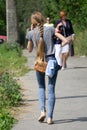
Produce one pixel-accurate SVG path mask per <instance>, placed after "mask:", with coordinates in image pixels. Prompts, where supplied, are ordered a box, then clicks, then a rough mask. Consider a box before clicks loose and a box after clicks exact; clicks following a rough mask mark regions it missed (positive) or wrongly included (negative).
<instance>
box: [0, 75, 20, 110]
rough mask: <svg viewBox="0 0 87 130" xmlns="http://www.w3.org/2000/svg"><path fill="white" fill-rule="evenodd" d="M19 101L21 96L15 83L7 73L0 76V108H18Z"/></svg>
mask: <svg viewBox="0 0 87 130" xmlns="http://www.w3.org/2000/svg"><path fill="white" fill-rule="evenodd" d="M21 99H22V94H21V93H20V86H19V85H18V84H17V82H16V81H15V80H14V79H13V78H12V77H11V76H10V75H9V73H4V74H2V75H0V104H1V106H0V107H1V108H2V107H5V108H6V107H9V106H18V105H19V101H20V100H21Z"/></svg>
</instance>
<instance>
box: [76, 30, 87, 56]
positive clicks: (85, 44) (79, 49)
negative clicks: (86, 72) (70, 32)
mask: <svg viewBox="0 0 87 130" xmlns="http://www.w3.org/2000/svg"><path fill="white" fill-rule="evenodd" d="M75 54H76V55H79V56H82V55H85V56H87V30H84V31H82V32H79V33H77V34H76V39H75Z"/></svg>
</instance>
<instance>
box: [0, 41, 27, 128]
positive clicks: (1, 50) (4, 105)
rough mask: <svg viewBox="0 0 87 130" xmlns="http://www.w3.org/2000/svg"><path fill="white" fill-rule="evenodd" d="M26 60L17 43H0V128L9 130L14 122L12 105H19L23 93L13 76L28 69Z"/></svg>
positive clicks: (22, 73) (19, 74) (21, 73)
mask: <svg viewBox="0 0 87 130" xmlns="http://www.w3.org/2000/svg"><path fill="white" fill-rule="evenodd" d="M26 62H27V59H26V57H24V56H23V55H22V50H21V48H20V46H19V44H16V43H12V44H9V43H4V44H1V45H0V130H11V129H12V127H13V125H14V123H15V122H16V120H15V119H14V116H13V115H12V111H13V107H17V106H18V105H20V101H21V100H22V96H23V95H22V94H21V91H20V85H19V84H18V83H17V82H16V80H14V76H16V77H17V76H21V75H24V74H25V73H26V72H28V71H29V68H28V67H26V66H25V63H26Z"/></svg>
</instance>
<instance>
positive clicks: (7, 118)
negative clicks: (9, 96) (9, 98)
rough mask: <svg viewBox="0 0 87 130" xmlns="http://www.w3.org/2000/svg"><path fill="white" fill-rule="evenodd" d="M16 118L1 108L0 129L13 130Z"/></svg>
mask: <svg viewBox="0 0 87 130" xmlns="http://www.w3.org/2000/svg"><path fill="white" fill-rule="evenodd" d="M15 122H16V120H15V119H14V118H13V117H12V115H11V114H10V113H9V112H7V110H6V109H4V108H2V109H0V130H11V128H12V127H13V124H14V123H15Z"/></svg>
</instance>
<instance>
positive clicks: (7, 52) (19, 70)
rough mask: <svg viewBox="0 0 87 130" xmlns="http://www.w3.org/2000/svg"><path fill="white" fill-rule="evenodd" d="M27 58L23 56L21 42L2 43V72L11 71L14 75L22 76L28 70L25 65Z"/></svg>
mask: <svg viewBox="0 0 87 130" xmlns="http://www.w3.org/2000/svg"><path fill="white" fill-rule="evenodd" d="M26 62H27V58H26V57H24V56H22V49H21V48H20V46H19V44H16V43H14V44H9V43H5V44H2V45H0V72H5V71H9V72H11V73H12V74H13V75H14V76H20V75H23V74H25V73H26V72H28V70H29V69H28V67H26V66H25V63H26Z"/></svg>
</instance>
